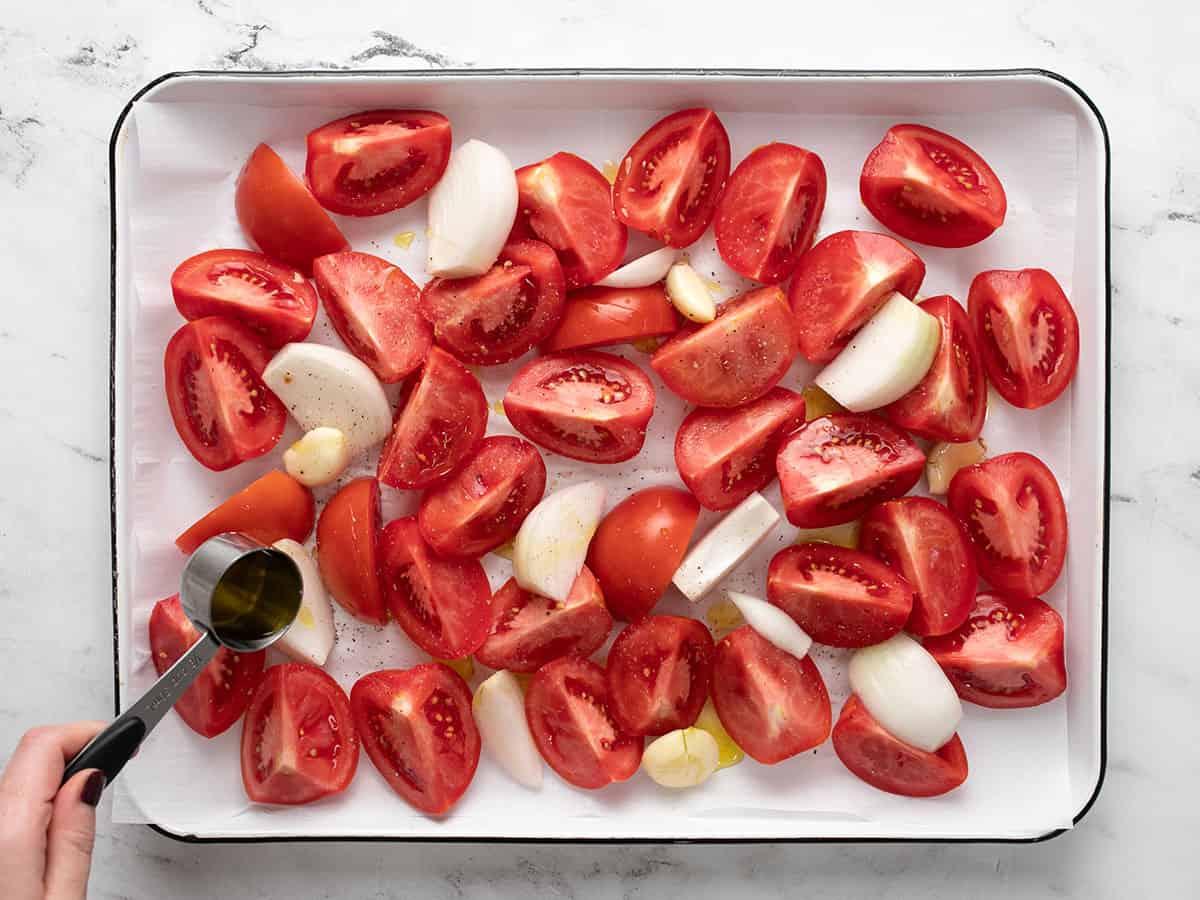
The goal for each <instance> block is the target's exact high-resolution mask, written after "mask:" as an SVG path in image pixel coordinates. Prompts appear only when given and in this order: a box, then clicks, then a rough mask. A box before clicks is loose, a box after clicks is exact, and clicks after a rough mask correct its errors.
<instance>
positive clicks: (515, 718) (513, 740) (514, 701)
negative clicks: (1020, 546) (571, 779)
mask: <svg viewBox="0 0 1200 900" xmlns="http://www.w3.org/2000/svg"><path fill="white" fill-rule="evenodd" d="M471 711H472V713H473V714H474V717H475V725H476V727H478V729H479V737H480V739H481V740H482V741H483V746H484V747H486V748H487V751H488V753H489V754H491V756H492V758H493V759H495V760H496V762H497V763H499V764H500V768H502V769H503V770H504V771H505V772H507V773H508V774H509V775H511V776H512V779H513V781H515V782H517V784H520V785H523V786H524V787H527V788H529V789H530V790H534V791H536V790H539V789H540V788H541V786H542V758H541V756H540V755H538V751H537V747H536V746H534V743H533V735H531V734H530V733H529V722H528V720H527V719H526V718H525V696H524V695H523V694H522V693H521V683H520V682H519V681H517V679H516V676H514V675H513V673H512V672H506V671H500V672H496V673H495V674H494V675H491V676H490V677H488V678H487V679H486V680H484V682H483V683H482V684H481V685H479V687H478V688H476V689H475V698H474V699H473V700H472V702H471Z"/></svg>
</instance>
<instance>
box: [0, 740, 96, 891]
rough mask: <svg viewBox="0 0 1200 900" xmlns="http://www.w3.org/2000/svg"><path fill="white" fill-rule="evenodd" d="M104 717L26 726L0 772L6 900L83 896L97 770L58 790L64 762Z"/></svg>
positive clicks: (0, 881)
mask: <svg viewBox="0 0 1200 900" xmlns="http://www.w3.org/2000/svg"><path fill="white" fill-rule="evenodd" d="M104 725H105V723H104V722H72V723H70V724H67V725H45V726H42V727H40V728H34V729H32V730H31V731H27V732H26V733H25V735H24V736H23V737H22V738H21V741H20V743H19V744H17V749H16V750H14V751H13V755H12V758H11V759H10V760H9V761H8V765H7V767H5V769H4V773H3V775H0V885H3V886H4V890H3V892H2V893H3V894H4V897H5V900H81V898H83V897H86V896H87V882H88V872H89V871H90V870H91V865H92V844H93V842H94V840H95V837H96V804H97V803H99V802H100V794H101V793H102V792H103V791H104V775H103V774H102V773H101V772H99V771H98V770H96V769H88V770H85V771H83V772H80V773H79V774H77V775H76V776H74V777H73V778H72V779H71V780H70V781H68V782H67V783H66V784H64V785H63V786H62V789H61V790H60V789H59V782H61V781H62V776H63V771H64V770H65V769H66V765H67V763H68V762H69V761H70V760H71V759H72V757H74V756H75V754H76V753H78V752H79V751H80V750H82V749H83V747H84V745H85V744H86V743H87V742H88V741H90V740H91V739H92V738H93V737H95V736H96V734H97V733H98V732H99V731H100V730H101V729H102V728H103V727H104Z"/></svg>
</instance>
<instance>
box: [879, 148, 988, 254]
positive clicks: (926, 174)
mask: <svg viewBox="0 0 1200 900" xmlns="http://www.w3.org/2000/svg"><path fill="white" fill-rule="evenodd" d="M858 187H859V193H860V194H861V195H862V202H863V205H864V206H865V207H866V208H867V209H869V210H870V211H871V215H873V216H874V217H875V218H877V219H878V220H879V221H880V222H882V223H883V224H884V225H885V226H886V227H888V228H890V229H892V231H894V232H896V234H898V235H900V236H901V237H905V238H908V239H909V240H911V241H918V242H920V243H922V244H930V245H932V246H934V247H967V246H970V245H971V244H977V243H979V242H980V241H982V240H983V239H984V238H985V237H987V236H988V235H989V234H991V233H992V232H993V231H995V230H996V229H997V228H999V227H1000V226H1001V225H1002V224H1003V223H1004V213H1005V211H1006V210H1007V208H1008V201H1007V199H1006V198H1005V196H1004V187H1003V185H1001V184H1000V179H999V178H997V177H996V173H995V172H993V171H992V168H991V166H989V165H988V164H987V163H986V162H984V161H983V157H982V156H980V155H979V154H978V153H976V152H975V151H974V150H972V149H971V148H970V147H968V146H967V145H966V144H964V143H963V142H962V141H960V140H958V139H957V138H953V137H951V136H950V135H948V134H944V133H943V132H941V131H934V130H933V129H932V128H926V127H925V126H924V125H893V126H892V127H891V128H889V129H888V130H887V134H885V135H884V136H883V140H882V141H880V142H879V144H878V146H876V147H875V149H874V150H872V151H871V153H870V154H869V155H868V156H867V161H866V162H864V163H863V168H862V175H861V177H860V178H859V182H858Z"/></svg>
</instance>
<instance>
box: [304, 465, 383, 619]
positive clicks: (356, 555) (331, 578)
mask: <svg viewBox="0 0 1200 900" xmlns="http://www.w3.org/2000/svg"><path fill="white" fill-rule="evenodd" d="M379 530H380V513H379V483H378V482H377V481H376V480H375V479H374V478H358V479H356V480H354V481H351V482H350V483H349V484H347V485H346V486H345V487H343V488H342V489H341V490H339V491H338V492H337V493H336V494H334V495H333V497H332V498H330V500H329V502H328V503H326V504H325V508H324V509H322V510H321V518H320V520H319V521H318V522H317V566H318V567H319V568H320V571H321V581H322V582H323V583H324V585H325V588H326V589H327V590H328V591H329V593H330V595H331V596H332V597H333V599H334V600H336V601H337V602H338V603H339V604H340V605H341V607H342V609H344V610H346V612H348V613H350V615H352V616H354V617H355V618H356V619H361V620H362V621H364V622H370V623H371V624H372V625H386V624H387V618H388V614H387V607H386V606H385V605H384V602H383V590H382V588H381V582H380V578H381V574H380V567H379Z"/></svg>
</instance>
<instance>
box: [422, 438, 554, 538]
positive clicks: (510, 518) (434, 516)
mask: <svg viewBox="0 0 1200 900" xmlns="http://www.w3.org/2000/svg"><path fill="white" fill-rule="evenodd" d="M545 490H546V464H545V463H544V462H542V457H541V454H539V453H538V452H537V449H536V448H535V447H534V446H533V445H532V444H530V443H529V442H528V441H523V440H521V439H520V438H518V437H509V436H508V435H493V436H492V437H488V438H484V439H483V443H481V444H480V445H479V449H478V450H477V451H476V452H475V455H474V456H473V457H471V460H470V462H468V463H467V464H466V465H465V466H463V467H462V468H461V469H459V470H458V471H457V472H455V473H454V475H452V476H451V477H450V478H449V479H448V480H446V481H445V482H443V483H442V484H439V485H436V486H435V487H432V488H430V489H429V490H428V491H426V492H425V495H424V496H423V497H422V498H421V506H420V508H419V509H418V510H417V524H418V525H420V527H421V535H422V536H423V537H424V538H425V540H426V541H427V542H428V544H429V546H430V547H432V548H433V549H434V551H435V552H436V553H439V554H440V555H442V556H482V555H483V554H484V553H487V552H488V551H489V550H495V549H496V548H497V547H499V546H500V545H501V544H503V543H506V542H507V541H509V540H511V539H512V538H513V537H514V536H515V535H516V533H517V530H518V529H520V527H521V523H522V522H524V521H525V517H526V516H527V515H529V511H530V510H531V509H533V508H534V507H535V506H537V504H538V502H539V501H540V500H541V499H542V493H543V492H544V491H545Z"/></svg>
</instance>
